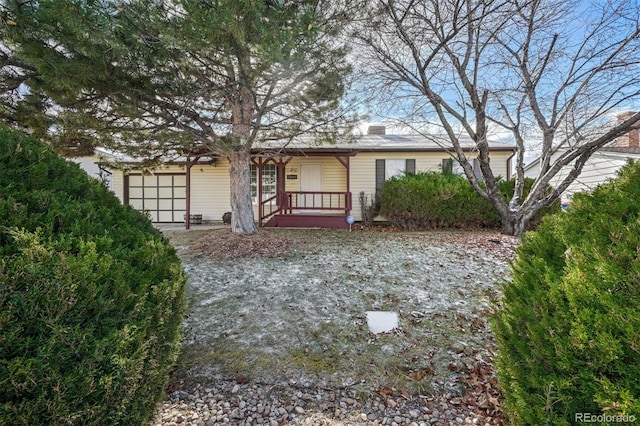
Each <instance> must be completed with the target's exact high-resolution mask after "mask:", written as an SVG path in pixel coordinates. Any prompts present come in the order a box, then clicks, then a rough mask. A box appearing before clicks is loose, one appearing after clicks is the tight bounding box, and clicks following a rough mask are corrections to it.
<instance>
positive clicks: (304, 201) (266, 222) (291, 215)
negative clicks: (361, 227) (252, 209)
mask: <svg viewBox="0 0 640 426" xmlns="http://www.w3.org/2000/svg"><path fill="white" fill-rule="evenodd" d="M351 206H352V204H351V193H350V192H303V191H297V192H292V191H287V192H282V193H279V194H277V195H275V196H273V197H270V198H268V199H266V200H264V201H263V202H262V203H261V205H260V221H259V224H260V226H263V227H289V228H338V229H348V228H349V224H348V223H347V221H346V218H347V216H348V215H349V214H350V212H351Z"/></svg>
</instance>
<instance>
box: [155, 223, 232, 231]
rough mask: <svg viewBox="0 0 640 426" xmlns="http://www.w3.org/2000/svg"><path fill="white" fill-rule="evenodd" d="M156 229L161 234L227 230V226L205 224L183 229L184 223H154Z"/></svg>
mask: <svg viewBox="0 0 640 426" xmlns="http://www.w3.org/2000/svg"><path fill="white" fill-rule="evenodd" d="M153 225H154V226H155V227H156V228H157V229H159V230H160V231H162V232H166V231H169V232H181V231H182V232H189V231H207V230H210V229H228V228H229V225H224V224H221V223H205V224H202V225H191V227H190V228H189V229H185V228H184V223H154V224H153Z"/></svg>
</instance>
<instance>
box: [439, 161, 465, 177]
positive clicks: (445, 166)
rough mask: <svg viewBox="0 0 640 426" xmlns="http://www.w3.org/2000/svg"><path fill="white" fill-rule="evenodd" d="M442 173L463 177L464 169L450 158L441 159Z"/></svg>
mask: <svg viewBox="0 0 640 426" xmlns="http://www.w3.org/2000/svg"><path fill="white" fill-rule="evenodd" d="M442 173H453V174H454V175H459V176H464V169H463V168H462V166H461V165H460V163H459V162H458V160H455V159H453V158H451V157H449V158H443V159H442Z"/></svg>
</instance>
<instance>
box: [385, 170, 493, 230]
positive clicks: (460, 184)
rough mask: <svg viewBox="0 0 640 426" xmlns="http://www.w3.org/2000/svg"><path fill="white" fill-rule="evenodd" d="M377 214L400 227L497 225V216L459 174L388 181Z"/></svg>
mask: <svg viewBox="0 0 640 426" xmlns="http://www.w3.org/2000/svg"><path fill="white" fill-rule="evenodd" d="M380 214H381V215H382V216H384V217H385V218H387V220H388V221H389V222H390V223H391V224H392V225H395V226H399V227H402V228H455V227H483V226H485V227H486V226H489V227H493V226H497V225H498V224H499V223H500V218H499V217H498V215H497V214H496V213H495V212H494V211H493V208H492V207H491V204H489V202H488V201H486V200H484V199H483V198H481V197H480V196H479V195H478V193H477V192H476V191H475V190H474V189H473V187H472V186H471V184H470V183H469V182H468V181H467V180H466V179H465V178H464V177H462V176H458V175H455V174H451V173H436V172H424V173H417V174H407V175H405V176H402V177H394V178H391V179H389V180H387V181H386V182H385V183H384V186H383V188H382V194H381V196H380Z"/></svg>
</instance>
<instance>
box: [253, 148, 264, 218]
mask: <svg viewBox="0 0 640 426" xmlns="http://www.w3.org/2000/svg"><path fill="white" fill-rule="evenodd" d="M253 164H255V166H256V174H257V179H256V185H257V188H256V189H257V193H258V228H262V214H263V211H262V210H263V206H262V168H263V166H264V162H263V159H262V158H261V157H259V158H258V162H257V163H256V162H255V161H253Z"/></svg>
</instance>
